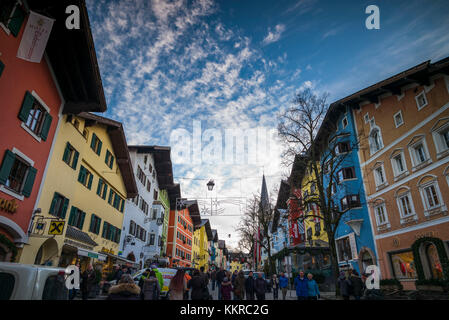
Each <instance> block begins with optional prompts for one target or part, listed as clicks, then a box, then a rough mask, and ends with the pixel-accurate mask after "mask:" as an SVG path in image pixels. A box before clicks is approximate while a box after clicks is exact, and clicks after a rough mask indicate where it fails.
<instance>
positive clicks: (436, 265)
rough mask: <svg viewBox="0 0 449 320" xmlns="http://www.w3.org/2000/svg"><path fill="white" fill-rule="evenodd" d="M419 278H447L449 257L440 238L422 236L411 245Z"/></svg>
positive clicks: (448, 276) (448, 277)
mask: <svg viewBox="0 0 449 320" xmlns="http://www.w3.org/2000/svg"><path fill="white" fill-rule="evenodd" d="M412 250H413V258H414V260H415V265H416V272H417V274H418V279H419V280H424V279H446V280H447V279H449V267H448V266H449V259H448V255H447V249H446V245H445V244H444V242H443V241H442V240H441V239H438V238H432V237H424V238H421V239H418V240H416V241H415V242H414V243H413V245H412Z"/></svg>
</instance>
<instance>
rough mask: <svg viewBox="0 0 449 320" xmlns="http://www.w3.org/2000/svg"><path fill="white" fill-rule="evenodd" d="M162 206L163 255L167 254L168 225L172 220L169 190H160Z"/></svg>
mask: <svg viewBox="0 0 449 320" xmlns="http://www.w3.org/2000/svg"><path fill="white" fill-rule="evenodd" d="M158 200H159V201H160V202H161V203H162V206H163V207H164V212H165V214H164V224H163V226H162V246H161V255H164V254H166V252H167V236H168V224H169V218H170V200H169V198H168V193H167V190H159V199H158Z"/></svg>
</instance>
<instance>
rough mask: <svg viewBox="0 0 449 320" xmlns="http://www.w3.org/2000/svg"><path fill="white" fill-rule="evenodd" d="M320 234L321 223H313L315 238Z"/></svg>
mask: <svg viewBox="0 0 449 320" xmlns="http://www.w3.org/2000/svg"><path fill="white" fill-rule="evenodd" d="M320 232H321V223H320V222H317V223H315V236H317V237H318V236H319V235H320Z"/></svg>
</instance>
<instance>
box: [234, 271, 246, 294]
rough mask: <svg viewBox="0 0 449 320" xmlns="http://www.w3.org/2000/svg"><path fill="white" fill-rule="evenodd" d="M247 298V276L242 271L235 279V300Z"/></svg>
mask: <svg viewBox="0 0 449 320" xmlns="http://www.w3.org/2000/svg"><path fill="white" fill-rule="evenodd" d="M244 298H245V276H244V275H243V272H242V271H240V272H239V273H238V275H237V277H236V278H235V280H234V300H243V299H244Z"/></svg>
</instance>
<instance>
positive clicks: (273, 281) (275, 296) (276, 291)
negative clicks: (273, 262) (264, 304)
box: [271, 274, 279, 300]
mask: <svg viewBox="0 0 449 320" xmlns="http://www.w3.org/2000/svg"><path fill="white" fill-rule="evenodd" d="M271 288H273V299H274V300H277V299H278V297H279V279H278V277H277V275H276V274H273V277H272V278H271Z"/></svg>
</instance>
